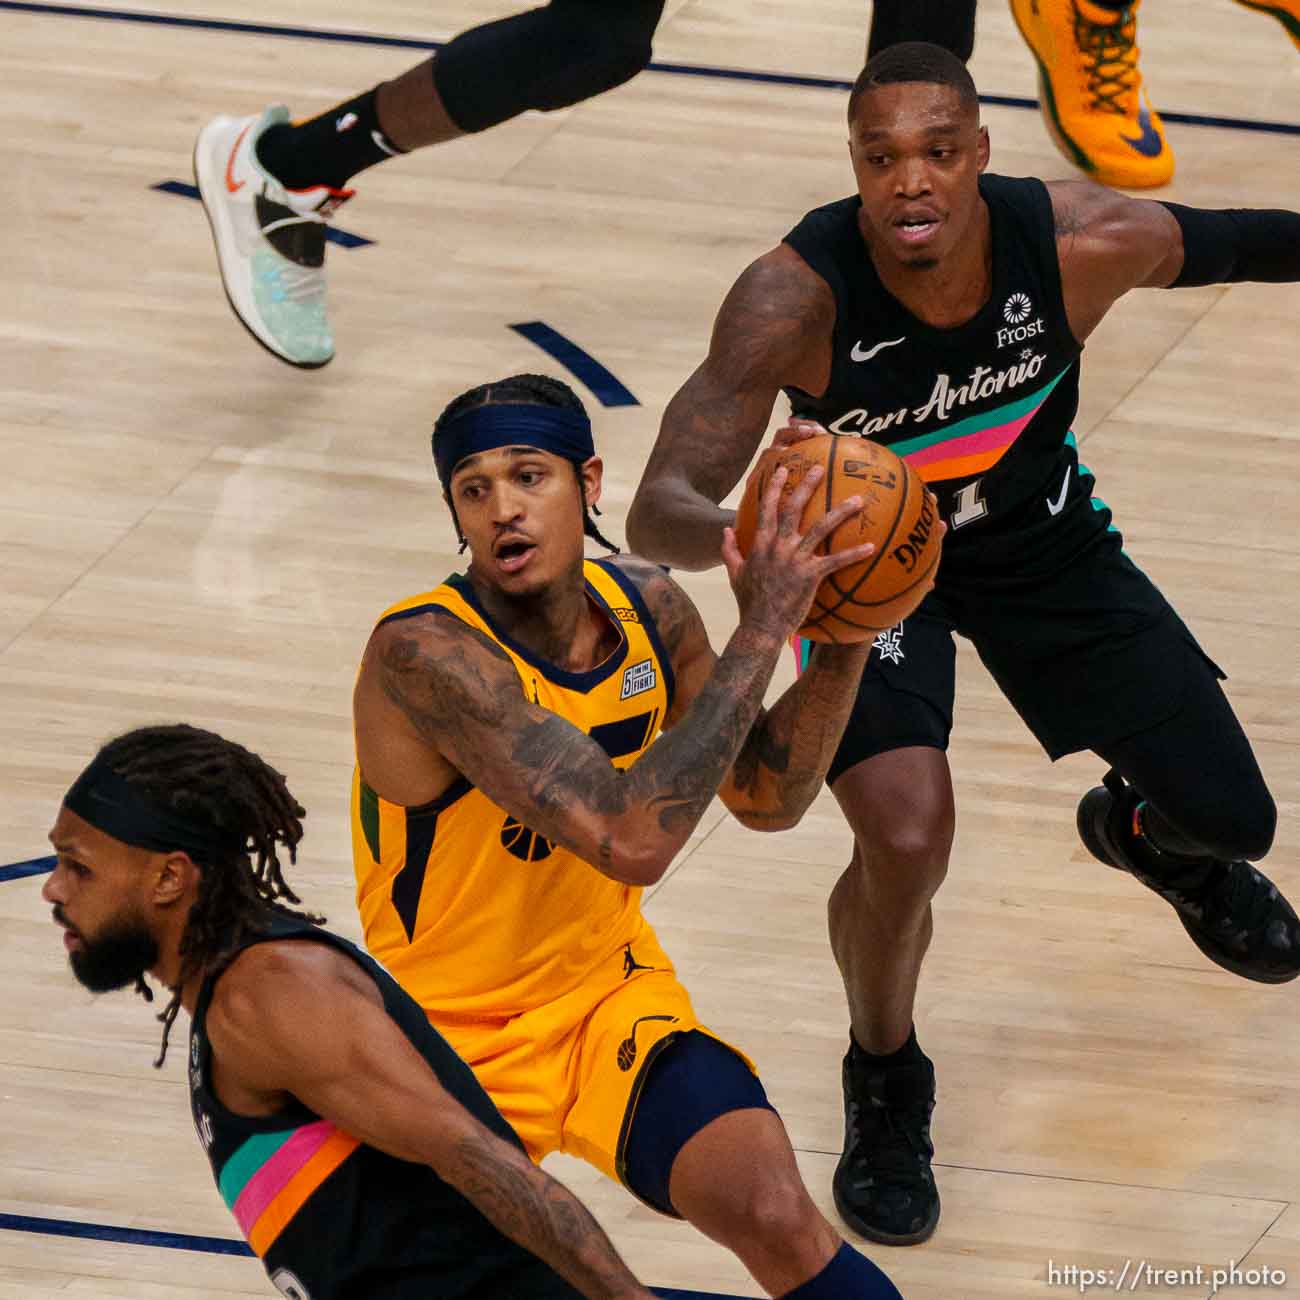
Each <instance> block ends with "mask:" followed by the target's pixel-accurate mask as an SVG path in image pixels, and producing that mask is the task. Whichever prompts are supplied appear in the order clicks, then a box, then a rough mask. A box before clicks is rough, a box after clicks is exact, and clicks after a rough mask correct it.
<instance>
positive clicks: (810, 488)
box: [781, 465, 826, 537]
mask: <svg viewBox="0 0 1300 1300" xmlns="http://www.w3.org/2000/svg"><path fill="white" fill-rule="evenodd" d="M825 475H826V471H825V470H824V469H823V468H822V467H821V466H820V465H812V466H809V469H808V472H807V473H806V474H805V475H804V476H803V478H801V479H800V480H799V482H798V483H796V484H795V485H794V487H793V488H791V489H790V494H789V496H787V497H786V499H785V504H784V505H783V506H782V507H781V533H782V536H785V537H788V536H790V535H791V534H792V533H797V532H798V531H799V524H800V522H801V521H802V519H803V512H804V507H805V506H806V505H807V504H808V502H809V500H810V499H811V497H812V494H813V492H814V490H815V489H816V487H817V484H818V483H820V482H821V481H822V479H823V478H824V477H825Z"/></svg>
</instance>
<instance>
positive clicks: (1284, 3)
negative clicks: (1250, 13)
mask: <svg viewBox="0 0 1300 1300" xmlns="http://www.w3.org/2000/svg"><path fill="white" fill-rule="evenodd" d="M1237 3H1238V4H1239V5H1244V6H1245V7H1246V8H1247V9H1253V10H1254V11H1255V12H1256V13H1257V14H1272V15H1273V17H1274V18H1276V19H1277V20H1278V22H1280V23H1281V24H1282V26H1283V27H1285V28H1286V29H1287V31H1288V32H1289V33H1290V35H1291V39H1292V41H1294V42H1295V47H1296V49H1297V50H1300V0H1237Z"/></svg>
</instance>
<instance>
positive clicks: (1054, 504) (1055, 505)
mask: <svg viewBox="0 0 1300 1300" xmlns="http://www.w3.org/2000/svg"><path fill="white" fill-rule="evenodd" d="M1073 473H1074V471H1073V470H1072V469H1067V470H1066V471H1065V478H1064V479H1062V480H1061V494H1060V496H1058V497H1057V498H1056V500H1055V501H1053V500H1052V498H1051V497H1048V498H1047V513H1048V514H1049V515H1059V514H1060V513H1061V511H1062V510H1064V509H1065V498H1066V497H1068V496H1069V495H1070V475H1071V474H1073Z"/></svg>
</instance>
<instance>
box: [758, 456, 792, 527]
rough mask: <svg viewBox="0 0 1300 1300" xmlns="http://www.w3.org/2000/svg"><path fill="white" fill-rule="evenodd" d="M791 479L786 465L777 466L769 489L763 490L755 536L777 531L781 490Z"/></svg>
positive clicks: (769, 483) (768, 485)
mask: <svg viewBox="0 0 1300 1300" xmlns="http://www.w3.org/2000/svg"><path fill="white" fill-rule="evenodd" d="M788 477H789V471H788V470H787V469H786V467H785V466H784V465H779V466H777V469H776V472H775V473H774V474H773V475H772V477H771V478H770V479H768V481H767V487H766V488H764V489H763V495H762V497H761V498H760V499H759V502H758V528H757V532H756V535H755V540H756V541H757V538H758V536H760V535H766V534H769V533H774V532H775V531H776V524H777V516H778V514H779V506H780V502H781V490H782V489H783V488H784V487H785V481H786V479H787V478H788Z"/></svg>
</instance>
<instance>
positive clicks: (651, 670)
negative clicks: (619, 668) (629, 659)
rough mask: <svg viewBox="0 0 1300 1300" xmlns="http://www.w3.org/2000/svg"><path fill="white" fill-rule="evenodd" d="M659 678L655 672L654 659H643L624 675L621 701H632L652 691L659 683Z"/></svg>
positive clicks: (620, 694) (620, 693) (620, 692)
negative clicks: (644, 692) (643, 693)
mask: <svg viewBox="0 0 1300 1300" xmlns="http://www.w3.org/2000/svg"><path fill="white" fill-rule="evenodd" d="M658 680H659V677H658V674H657V673H656V672H655V661H654V660H653V659H642V660H641V662H640V663H639V664H633V665H632V667H631V668H628V669H626V670H625V671H624V673H623V689H622V690H621V691H619V693H618V698H619V699H620V700H630V699H631V698H632V696H634V695H640V694H641V693H642V691H652V690H654V688H655V685H656V684H657V683H658Z"/></svg>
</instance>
